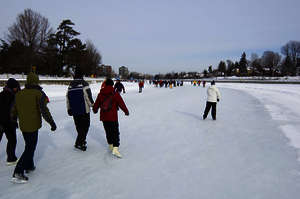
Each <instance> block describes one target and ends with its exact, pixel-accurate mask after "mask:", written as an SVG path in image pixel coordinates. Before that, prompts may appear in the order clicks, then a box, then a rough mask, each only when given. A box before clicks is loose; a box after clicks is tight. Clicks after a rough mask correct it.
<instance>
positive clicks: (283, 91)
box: [219, 84, 300, 161]
mask: <svg viewBox="0 0 300 199" xmlns="http://www.w3.org/2000/svg"><path fill="white" fill-rule="evenodd" d="M219 86H220V87H222V88H232V89H238V90H242V91H245V92H247V93H249V94H250V95H252V96H254V97H256V98H257V99H259V100H260V102H261V103H262V104H264V106H265V109H266V110H267V111H268V112H269V113H270V115H271V116H272V118H273V120H275V121H277V122H279V123H280V128H281V130H282V131H283V132H284V134H285V135H286V136H287V137H288V138H289V139H290V144H291V145H292V146H294V147H296V148H297V149H298V153H299V157H298V159H299V161H300V131H299V129H300V123H299V121H300V100H299V99H300V85H266V84H219Z"/></svg>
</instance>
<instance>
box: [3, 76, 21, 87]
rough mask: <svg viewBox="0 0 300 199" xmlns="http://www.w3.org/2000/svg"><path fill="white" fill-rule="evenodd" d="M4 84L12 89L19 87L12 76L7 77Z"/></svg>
mask: <svg viewBox="0 0 300 199" xmlns="http://www.w3.org/2000/svg"><path fill="white" fill-rule="evenodd" d="M6 86H7V87H8V88H10V89H13V88H18V89H20V84H19V82H18V81H17V80H15V79H14V78H9V79H8V80H7V82H6Z"/></svg>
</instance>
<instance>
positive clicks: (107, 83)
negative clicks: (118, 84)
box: [105, 78, 114, 86]
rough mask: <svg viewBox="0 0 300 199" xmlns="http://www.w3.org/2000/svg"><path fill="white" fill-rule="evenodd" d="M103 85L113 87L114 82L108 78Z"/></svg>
mask: <svg viewBox="0 0 300 199" xmlns="http://www.w3.org/2000/svg"><path fill="white" fill-rule="evenodd" d="M105 85H106V86H113V85H114V81H113V80H112V79H110V78H107V79H106V80H105Z"/></svg>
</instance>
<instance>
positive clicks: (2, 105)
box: [0, 78, 20, 166]
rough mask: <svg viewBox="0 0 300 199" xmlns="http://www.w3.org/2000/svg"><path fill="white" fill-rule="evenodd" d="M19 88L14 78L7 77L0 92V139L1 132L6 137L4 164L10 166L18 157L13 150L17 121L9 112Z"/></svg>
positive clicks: (15, 143) (15, 140)
mask: <svg viewBox="0 0 300 199" xmlns="http://www.w3.org/2000/svg"><path fill="white" fill-rule="evenodd" d="M19 90H20V84H19V82H18V81H17V80H15V79H14V78H9V79H8V81H7V82H6V86H5V87H4V88H3V91H2V92H1V93H0V110H1V113H0V141H1V139H2V136H3V134H5V136H6V138H7V145H6V154H7V159H6V165H7V166H12V165H16V164H17V160H18V158H17V157H16V154H15V151H16V146H17V135H16V128H17V127H18V123H16V122H15V121H14V120H12V119H11V116H10V113H11V110H12V107H13V105H14V103H15V94H16V93H17V92H18V91H19Z"/></svg>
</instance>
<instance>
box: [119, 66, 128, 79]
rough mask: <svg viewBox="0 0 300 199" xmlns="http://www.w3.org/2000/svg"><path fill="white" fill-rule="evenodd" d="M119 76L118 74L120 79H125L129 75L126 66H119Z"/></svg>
mask: <svg viewBox="0 0 300 199" xmlns="http://www.w3.org/2000/svg"><path fill="white" fill-rule="evenodd" d="M119 76H120V78H121V79H127V78H128V76H129V70H128V68H127V67H125V66H121V67H120V68H119Z"/></svg>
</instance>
